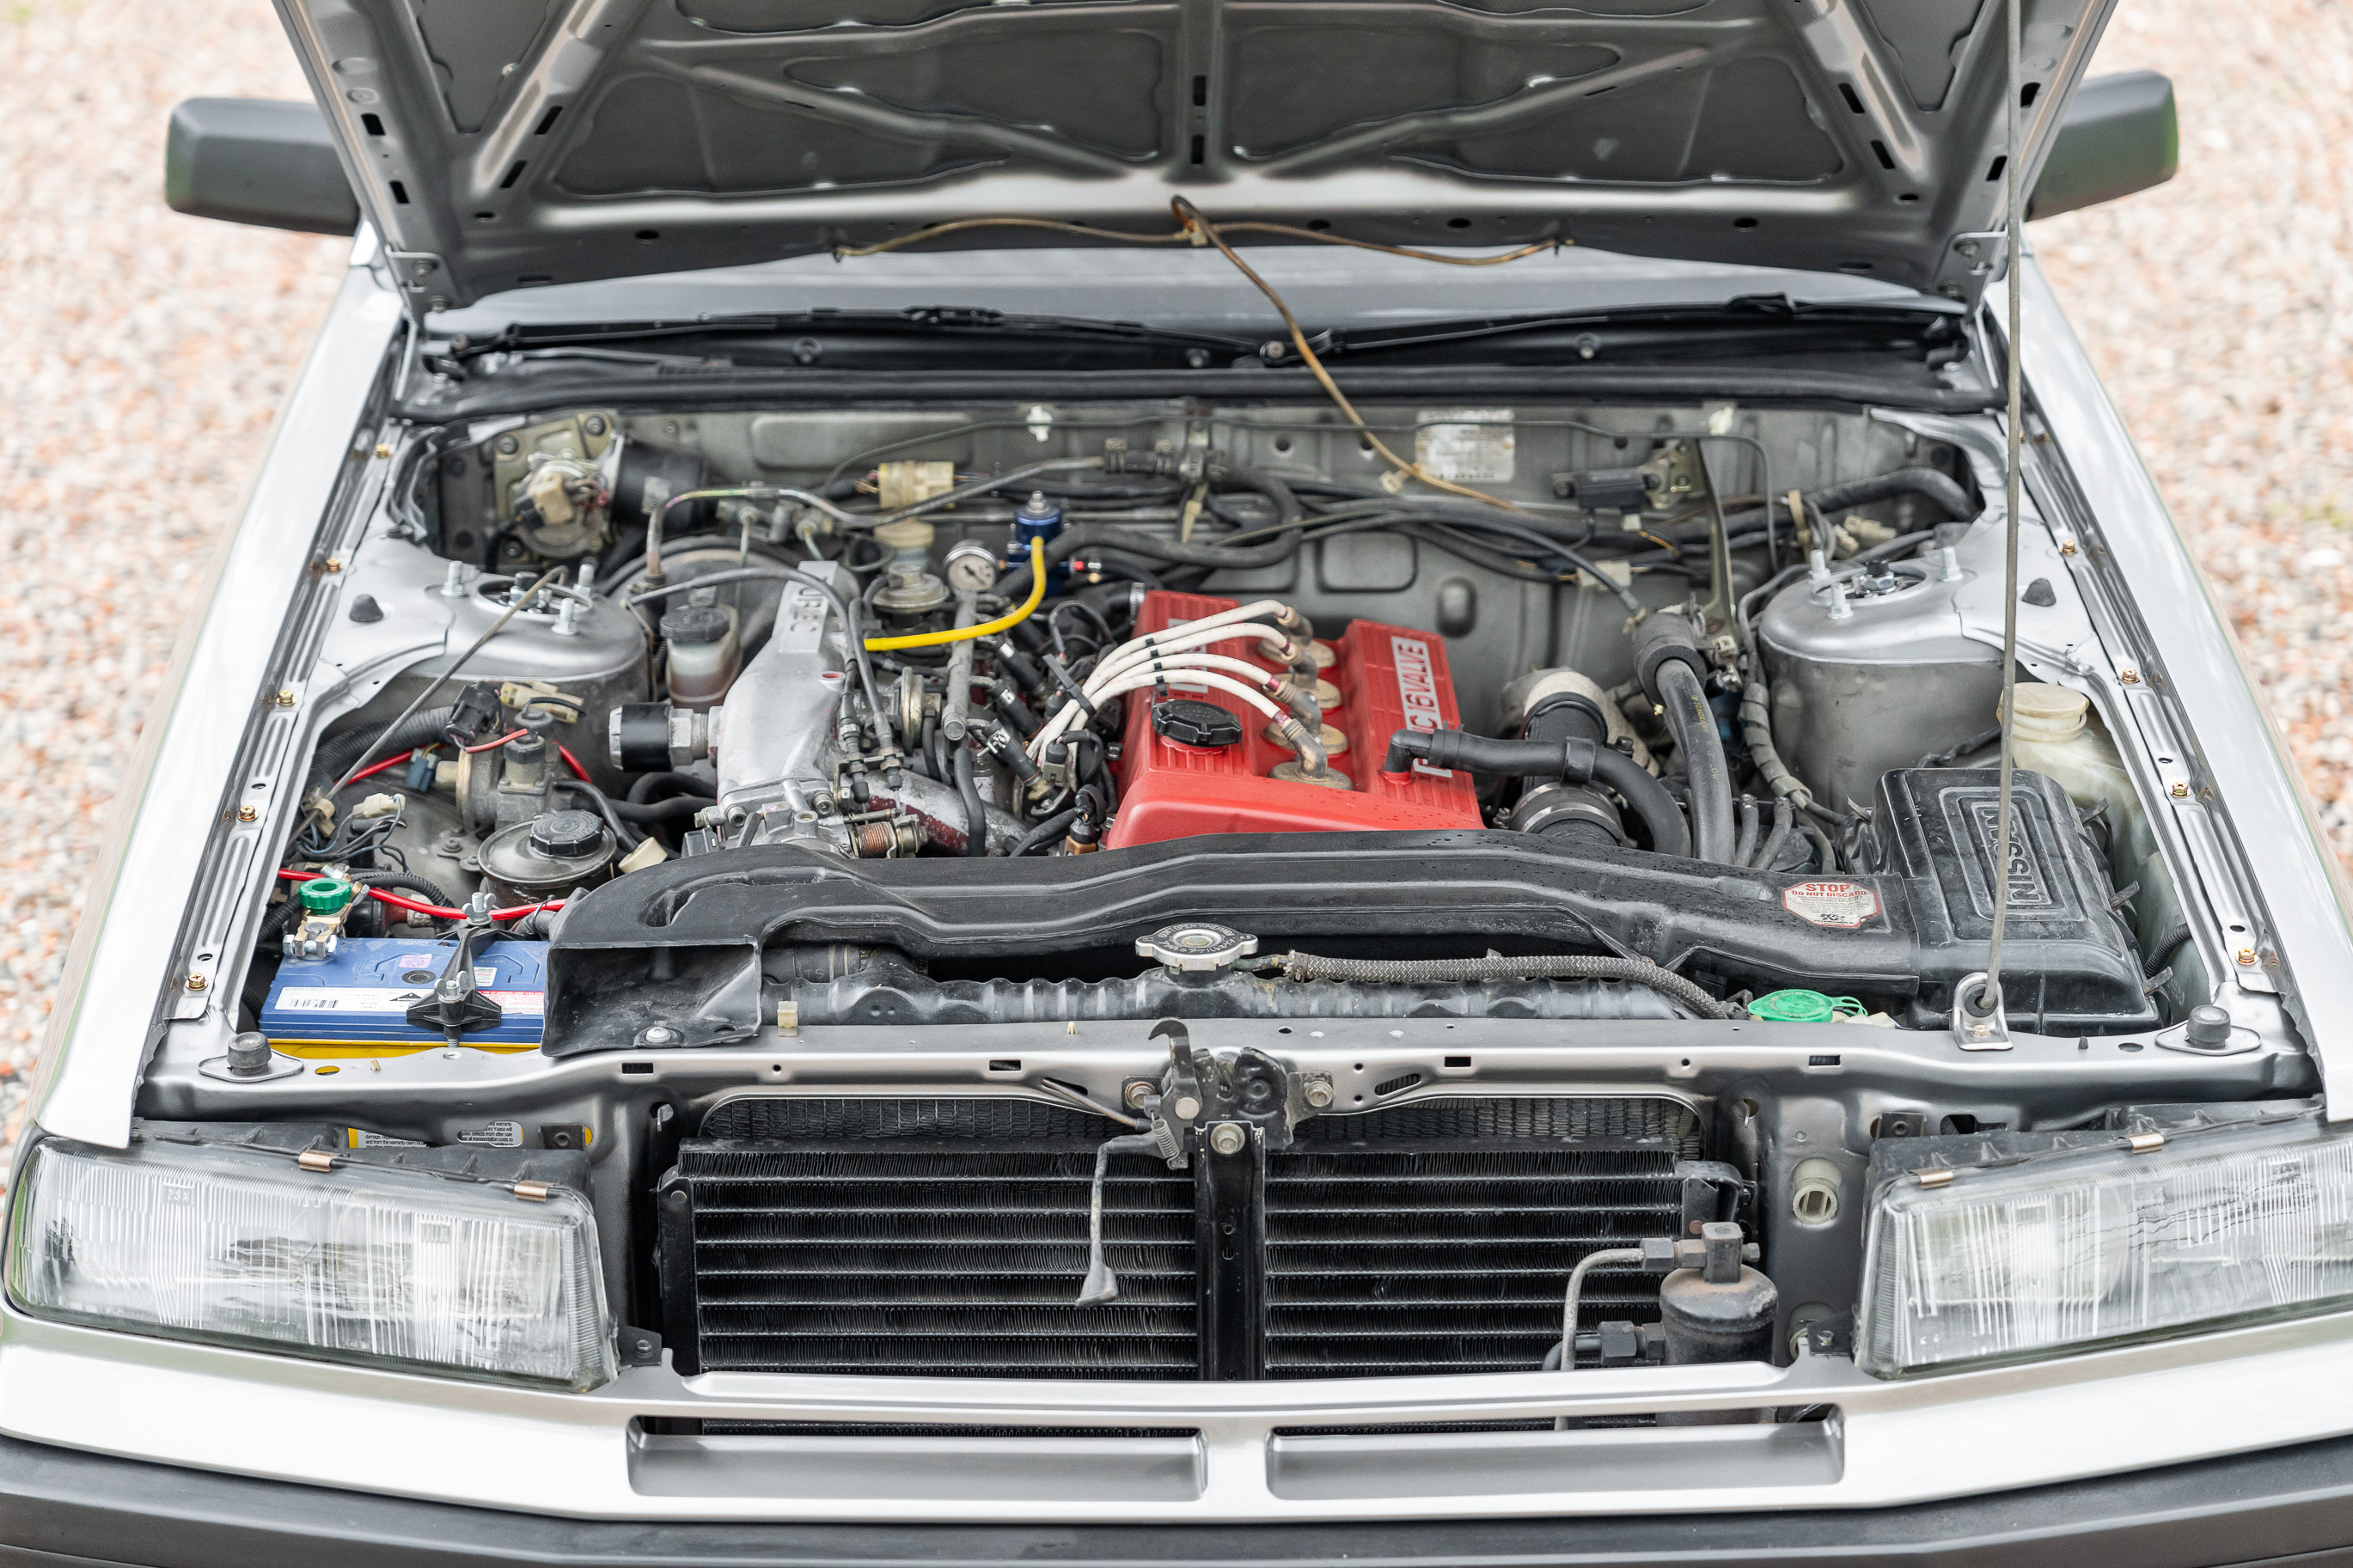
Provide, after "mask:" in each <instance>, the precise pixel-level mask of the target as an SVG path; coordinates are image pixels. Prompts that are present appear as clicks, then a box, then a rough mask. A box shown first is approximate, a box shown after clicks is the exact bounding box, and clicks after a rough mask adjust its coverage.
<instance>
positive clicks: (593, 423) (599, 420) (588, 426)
mask: <svg viewBox="0 0 2353 1568" xmlns="http://www.w3.org/2000/svg"><path fill="white" fill-rule="evenodd" d="M581 428H582V429H584V430H586V431H587V432H588V434H590V435H591V436H602V435H603V434H604V433H605V416H603V415H601V414H591V415H590V416H588V417H587V418H586V420H584V421H582V423H581Z"/></svg>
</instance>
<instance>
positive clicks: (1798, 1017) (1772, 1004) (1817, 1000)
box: [1748, 991, 1863, 1024]
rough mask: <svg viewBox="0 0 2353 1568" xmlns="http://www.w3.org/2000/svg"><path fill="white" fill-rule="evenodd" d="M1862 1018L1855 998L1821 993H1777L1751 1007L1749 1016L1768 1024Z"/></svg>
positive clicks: (1819, 1022) (1754, 1003) (1861, 1009)
mask: <svg viewBox="0 0 2353 1568" xmlns="http://www.w3.org/2000/svg"><path fill="white" fill-rule="evenodd" d="M1862 1015H1863V1005H1862V1003H1860V1002H1858V1001H1856V1000H1855V999H1854V998H1853V997H1852V996H1825V995H1824V994H1821V993H1820V992H1819V991H1775V992H1772V993H1771V994H1767V995H1764V996H1759V997H1758V998H1757V1000H1756V1001H1754V1002H1751V1003H1750V1004H1748V1016H1750V1017H1752V1018H1762V1019H1764V1020H1765V1021H1766V1022H1767V1023H1768V1024H1827V1023H1829V1022H1830V1021H1831V1019H1832V1018H1860V1017H1862Z"/></svg>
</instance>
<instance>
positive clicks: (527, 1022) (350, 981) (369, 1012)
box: [261, 937, 547, 1056]
mask: <svg viewBox="0 0 2353 1568" xmlns="http://www.w3.org/2000/svg"><path fill="white" fill-rule="evenodd" d="M457 948H458V944H457V942H455V941H448V942H412V941H410V940H408V939H406V938H405V937H400V938H396V937H345V938H344V939H343V941H342V942H340V943H338V944H337V946H336V949H335V952H334V953H333V954H332V956H330V957H327V958H290V959H288V960H287V961H286V962H285V963H281V964H280V965H279V966H278V973H277V976H276V978H274V979H272V980H271V981H270V983H269V1001H268V1002H266V1003H265V1004H263V1005H262V1009H261V1032H262V1033H263V1034H265V1035H267V1036H269V1042H270V1044H271V1045H273V1046H275V1047H277V1048H278V1049H280V1050H281V1051H284V1052H286V1053H287V1054H288V1055H290V1056H380V1055H384V1054H385V1052H386V1051H387V1049H389V1050H419V1049H423V1048H425V1047H431V1046H438V1045H439V1044H441V1038H440V1037H439V1036H438V1035H434V1034H431V1033H428V1032H427V1031H424V1030H420V1029H417V1028H416V1027H414V1026H411V1025H410V1024H409V1022H408V1017H407V1014H408V1009H409V1008H410V1007H411V1006H413V1005H416V1004H417V1003H419V1002H423V1001H426V1000H427V999H429V998H430V997H431V996H432V994H433V982H434V981H435V980H436V979H438V977H439V976H440V973H441V971H442V968H443V967H444V966H445V965H447V964H448V962H449V959H450V957H451V955H452V954H454V953H455V952H457ZM546 973H547V944H546V943H545V942H504V941H501V942H490V943H488V944H486V945H483V946H480V947H478V948H477V949H476V950H475V952H474V984H475V985H476V987H477V988H479V989H480V992H481V994H483V995H485V996H487V997H489V998H490V999H491V1001H493V1002H496V1003H497V1004H498V1005H499V1007H500V1009H501V1011H502V1012H503V1013H504V1014H505V1016H504V1017H503V1018H501V1020H500V1022H499V1023H498V1024H497V1025H496V1026H492V1027H491V1028H488V1029H483V1030H480V1031H479V1032H470V1033H469V1034H467V1035H466V1037H465V1043H466V1044H467V1045H470V1046H480V1047H487V1048H489V1049H491V1050H501V1049H503V1050H529V1049H533V1048H535V1047H537V1046H538V1044H539V1037H540V1016H541V1012H542V1006H543V997H544V995H545V994H546V990H547V981H546V978H545V976H546Z"/></svg>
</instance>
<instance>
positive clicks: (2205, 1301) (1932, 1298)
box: [1856, 1116, 2353, 1377]
mask: <svg viewBox="0 0 2353 1568" xmlns="http://www.w3.org/2000/svg"><path fill="white" fill-rule="evenodd" d="M1940 1180H1945V1178H1944V1177H1943V1175H1942V1173H1932V1174H1931V1175H1930V1176H1929V1177H1928V1181H1929V1182H1930V1183H1935V1182H1937V1181H1940ZM1869 1225H1870V1236H1869V1242H1868V1245H1867V1248H1866V1250H1865V1253H1864V1257H1863V1279H1864V1289H1863V1295H1862V1310H1861V1313H1860V1321H1859V1322H1858V1324H1857V1336H1856V1337H1857V1340H1858V1342H1859V1344H1860V1352H1861V1356H1862V1365H1863V1368H1864V1370H1866V1371H1868V1372H1871V1373H1875V1374H1877V1375H1879V1376H1882V1377H1891V1376H1900V1375H1902V1374H1904V1373H1918V1372H1933V1371H1941V1370H1944V1369H1947V1368H1950V1367H1956V1366H1961V1365H1965V1364H1969V1363H1986V1362H1999V1361H2022V1360H2027V1359H2031V1358H2032V1357H2036V1356H2042V1355H2051V1354H2053V1353H2056V1352H2063V1351H2074V1350H2084V1349H2087V1348H2090V1347H2092V1346H2094V1345H2100V1344H2108V1343H2115V1342H2121V1341H2126V1340H2135V1339H2148V1338H2154V1337H2158V1336H2161V1335H2164V1334H2168V1333H2178V1332H2180V1331H2185V1330H2190V1329H2213V1328H2221V1327H2225V1326H2227V1325H2230V1324H2233V1323H2241V1322H2246V1321H2253V1320H2257V1319H2263V1318H2274V1317H2286V1316H2294V1315H2296V1314H2299V1313H2307V1312H2320V1311H2327V1310H2333V1309H2338V1308H2343V1307H2346V1306H2353V1129H2348V1130H2339V1129H2337V1128H2332V1127H2329V1126H2327V1125H2326V1124H2324V1123H2323V1122H2321V1121H2319V1120H2318V1118H2317V1117H2313V1116H2299V1117H2296V1118H2295V1119H2294V1120H2292V1121H2286V1122H2284V1123H2283V1122H2277V1121H2274V1122H2271V1123H2269V1124H2247V1123H2241V1124H2237V1125H2226V1126H2221V1127H2210V1128H2200V1129H2196V1130H2194V1131H2177V1132H2173V1133H2170V1134H2168V1136H2166V1137H2165V1138H2163V1139H2162V1140H2158V1139H2157V1138H2155V1137H2153V1136H2152V1135H2148V1134H2144V1135H2142V1136H2141V1137H2140V1138H2138V1139H2137V1140H2128V1139H2127V1138H2126V1137H2125V1136H2124V1135H2122V1134H2119V1135H2117V1136H2116V1138H2114V1139H2113V1140H2109V1141H2105V1142H2104V1143H2103V1144H2102V1145H2101V1146H2098V1147H2092V1148H2078V1149H2072V1150H2064V1151H2054V1152H2049V1153H2042V1154H2033V1155H2029V1156H2027V1157H2025V1158H2022V1159H2021V1160H2018V1161H2017V1162H2015V1163H2002V1164H1999V1165H1984V1166H1977V1167H1963V1168H1961V1169H1959V1170H1957V1171H1955V1172H1953V1173H1951V1175H1950V1177H1949V1180H1946V1182H1945V1184H1942V1185H1930V1184H1923V1182H1922V1180H1921V1178H1920V1176H1919V1175H1918V1174H1917V1173H1911V1174H1905V1175H1902V1176H1898V1177H1896V1178H1895V1179H1894V1181H1892V1182H1889V1183H1887V1184H1885V1185H1884V1186H1883V1188H1882V1190H1881V1192H1880V1193H1879V1194H1878V1195H1877V1197H1876V1199H1875V1201H1874V1202H1873V1205H1872V1212H1871V1217H1870V1222H1869Z"/></svg>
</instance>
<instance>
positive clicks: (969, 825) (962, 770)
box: [955, 744, 988, 859]
mask: <svg viewBox="0 0 2353 1568" xmlns="http://www.w3.org/2000/svg"><path fill="white" fill-rule="evenodd" d="M955 786H956V794H958V795H962V796H964V852H965V854H966V855H968V856H971V857H972V858H975V859H978V858H981V857H982V856H985V855H987V853H988V814H987V812H985V811H983V810H982V809H981V806H980V785H979V784H977V783H976V782H975V781H974V779H973V776H972V748H971V747H970V746H966V745H961V744H959V745H958V746H957V747H956V748H955Z"/></svg>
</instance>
